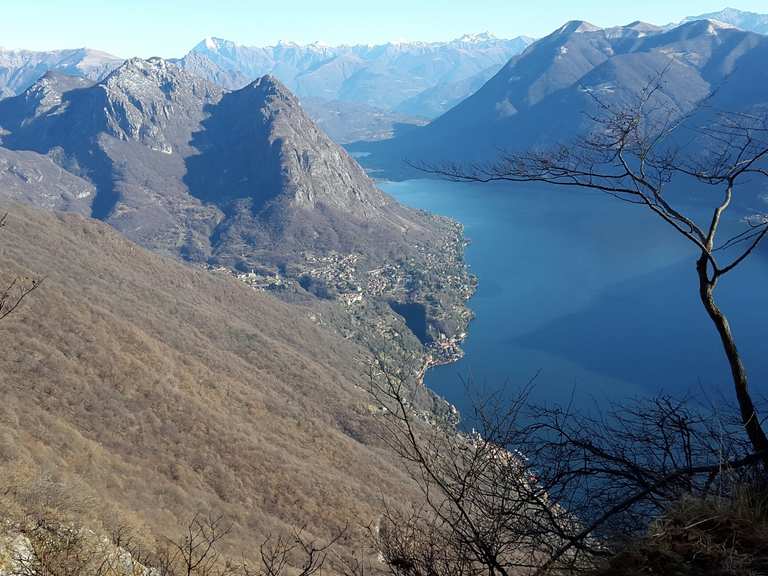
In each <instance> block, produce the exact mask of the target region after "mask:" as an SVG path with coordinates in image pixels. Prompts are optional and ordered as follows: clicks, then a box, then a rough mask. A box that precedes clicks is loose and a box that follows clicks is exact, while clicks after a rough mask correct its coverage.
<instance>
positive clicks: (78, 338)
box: [0, 205, 410, 555]
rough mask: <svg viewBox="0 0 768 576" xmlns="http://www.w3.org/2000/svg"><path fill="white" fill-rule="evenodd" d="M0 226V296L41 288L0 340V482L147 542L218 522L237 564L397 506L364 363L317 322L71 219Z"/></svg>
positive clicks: (402, 482) (396, 478)
mask: <svg viewBox="0 0 768 576" xmlns="http://www.w3.org/2000/svg"><path fill="white" fill-rule="evenodd" d="M2 209H3V210H4V211H8V212H9V219H8V223H7V226H6V227H5V228H3V230H2V235H1V236H0V275H1V276H2V278H1V279H2V281H3V282H5V281H6V280H7V279H8V278H10V277H11V276H14V275H17V274H24V275H31V276H34V277H44V278H45V281H44V283H43V285H42V287H41V288H40V289H39V290H38V291H36V292H34V293H33V295H32V296H30V297H29V299H28V300H26V301H25V303H24V305H23V306H22V307H21V308H20V309H19V311H18V312H17V313H16V314H14V315H11V316H9V317H8V318H6V319H5V320H4V321H3V322H2V324H0V331H1V332H2V334H3V342H4V353H3V355H2V358H0V394H2V398H3V402H2V405H0V469H1V470H2V471H3V481H8V479H9V477H10V475H11V474H12V472H13V471H14V470H17V471H19V470H20V471H22V472H23V473H25V474H27V475H31V476H37V477H40V478H41V479H44V480H45V482H48V483H49V484H50V483H57V482H60V483H63V485H64V486H67V487H69V489H70V490H75V492H76V494H75V496H76V497H77V498H78V499H80V501H82V502H89V501H90V504H89V505H88V506H86V508H87V513H88V514H92V515H94V516H102V518H101V519H102V520H104V521H105V522H108V521H111V520H110V518H108V516H110V515H114V514H117V515H118V516H120V517H122V518H123V519H128V520H131V521H133V522H134V523H135V524H139V525H144V526H146V527H149V528H148V529H149V530H150V531H151V532H153V533H154V534H156V535H168V536H176V535H177V534H178V530H179V528H180V527H181V526H183V525H184V523H185V522H187V521H188V520H189V518H190V516H191V515H192V514H193V513H194V512H196V511H201V512H204V513H208V512H211V513H214V514H219V513H223V514H225V515H226V517H227V519H228V520H229V521H231V522H233V523H234V533H233V535H232V537H231V538H230V539H229V542H230V544H231V549H230V550H232V551H234V550H239V551H242V552H244V553H245V554H246V555H250V554H252V553H256V550H257V548H256V547H255V543H256V542H259V541H260V538H261V537H263V536H264V535H265V534H266V533H268V532H271V531H279V530H282V529H285V528H287V527H290V526H291V525H295V526H302V525H304V524H306V526H307V529H308V531H309V533H310V534H312V535H315V536H325V537H327V536H328V535H329V534H330V533H331V531H332V530H334V529H338V528H340V527H342V526H343V525H344V523H345V522H350V524H351V525H358V523H363V524H364V523H366V522H368V521H370V520H371V519H373V518H374V516H375V513H376V509H377V506H378V502H379V499H380V497H381V496H395V497H398V498H402V497H403V496H406V495H407V494H409V490H410V488H409V486H410V484H409V483H408V481H407V480H406V478H405V477H404V476H403V474H402V473H401V472H400V471H399V470H398V469H397V468H396V466H394V465H393V459H392V457H390V455H388V453H386V452H385V451H384V450H382V449H379V448H377V447H376V442H375V441H374V440H372V436H371V434H370V430H371V429H372V426H371V422H372V416H371V414H370V412H369V409H368V404H369V399H368V397H367V396H366V394H365V393H364V392H362V391H361V390H360V388H358V386H359V385H362V384H364V381H363V378H362V373H363V368H362V365H358V364H357V363H356V362H354V361H353V360H352V359H354V358H358V357H361V356H362V355H363V354H364V351H363V350H362V349H361V348H359V347H358V346H356V345H355V344H354V343H352V342H350V341H346V340H343V339H341V338H338V337H335V336H334V335H333V334H331V333H329V332H327V331H325V330H323V329H321V328H319V327H318V326H317V325H316V323H315V322H313V321H312V320H311V318H312V317H314V316H315V315H316V313H317V310H315V309H313V308H312V307H290V306H288V305H286V304H283V303H281V302H280V301H279V300H277V299H275V298H273V297H271V296H269V295H266V294H263V293H260V292H258V291H254V290H252V289H249V288H248V287H246V286H244V285H243V284H242V283H241V282H238V281H236V280H234V279H231V278H228V277H227V276H226V275H224V276H222V275H217V274H213V273H210V272H206V271H202V270H195V269H193V268H190V267H187V266H184V265H182V264H180V263H178V262H176V261H174V260H171V259H168V258H163V257H160V256H157V255H154V254H151V253H149V252H147V251H145V250H144V249H142V248H141V247H139V246H137V245H135V244H133V243H131V242H129V241H128V240H126V239H125V238H123V237H122V236H121V235H120V234H118V233H117V232H116V231H115V230H113V229H112V228H111V227H109V226H106V225H105V224H102V223H100V222H97V221H93V220H89V219H86V218H83V217H82V216H79V215H62V214H53V213H49V212H43V211H38V210H35V209H31V208H28V207H22V206H20V205H3V206H2ZM41 475H42V476H41ZM30 489H31V487H30ZM46 497H48V498H51V499H54V498H55V491H53V492H50V493H46ZM112 521H113V520H112Z"/></svg>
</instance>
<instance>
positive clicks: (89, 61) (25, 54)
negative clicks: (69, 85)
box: [0, 48, 123, 98]
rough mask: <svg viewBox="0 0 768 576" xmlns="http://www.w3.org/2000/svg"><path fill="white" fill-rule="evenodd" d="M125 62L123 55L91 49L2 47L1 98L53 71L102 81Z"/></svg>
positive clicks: (0, 49) (0, 70)
mask: <svg viewBox="0 0 768 576" xmlns="http://www.w3.org/2000/svg"><path fill="white" fill-rule="evenodd" d="M122 62H123V60H122V59H121V58H118V57H116V56H112V55H111V54H107V53H106V52H99V51H98V50H91V49H88V48H79V49H75V50H52V51H50V52H33V51H30V50H3V49H2V48H0V98H3V97H5V96H14V95H16V94H19V93H21V92H23V91H24V90H26V89H27V88H29V87H30V86H31V85H32V84H33V83H35V82H36V81H37V80H39V79H40V77H41V76H43V75H44V74H45V73H46V72H48V71H49V70H55V71H58V72H61V73H63V74H68V75H70V76H82V77H84V78H89V79H91V80H100V79H102V78H103V77H104V76H106V75H107V74H109V72H111V71H112V70H114V69H115V68H117V67H118V66H119V65H120V64H121V63H122Z"/></svg>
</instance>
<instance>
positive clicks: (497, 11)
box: [0, 0, 768, 58]
mask: <svg viewBox="0 0 768 576" xmlns="http://www.w3.org/2000/svg"><path fill="white" fill-rule="evenodd" d="M724 1H727V0H719V1H718V0H715V1H709V0H695V1H694V0H642V1H641V2H629V1H627V0H611V1H606V0H525V1H521V0H377V1H376V2H371V1H370V0H268V1H264V0H251V1H244V0H241V1H238V0H183V1H182V0H0V14H1V15H2V28H3V32H2V34H0V46H2V47H4V48H8V49H19V48H26V49H29V50H50V49H54V48H79V47H83V46H87V47H89V48H95V49H99V50H104V51H106V52H110V53H112V54H115V55H117V56H122V57H130V56H141V57H149V56H163V57H166V58H171V57H179V56H182V55H184V54H185V53H186V52H187V51H189V49H190V48H192V46H194V45H195V44H197V43H198V42H199V41H200V40H202V39H203V38H205V37H207V36H215V37H219V38H225V39H228V40H233V41H235V42H237V43H239V44H245V45H250V46H264V45H270V44H274V43H276V42H277V41H279V40H285V41H293V42H298V43H300V44H306V43H311V42H315V41H320V42H325V43H328V44H369V43H374V44H376V43H383V42H388V41H403V40H422V41H438V40H450V39H453V38H457V37H459V36H462V35H463V34H466V33H476V32H491V33H492V34H495V35H496V36H499V37H503V38H511V37H514V36H519V35H528V36H534V37H540V36H544V35H546V34H548V33H549V32H551V31H552V30H554V29H555V28H557V27H559V26H561V25H562V24H563V23H564V22H566V21H568V20H587V21H589V22H591V23H592V24H595V25H598V26H613V25H618V24H628V23H629V22H632V21H635V20H644V21H646V22H651V23H654V24H667V23H670V22H677V21H679V20H681V19H682V18H684V17H686V16H692V15H698V14H702V13H707V12H714V11H718V10H721V9H722V8H724V7H725V4H723V2H724ZM731 5H732V6H733V7H734V8H738V9H740V10H747V11H753V12H768V2H766V0H739V1H738V2H735V3H733V4H731Z"/></svg>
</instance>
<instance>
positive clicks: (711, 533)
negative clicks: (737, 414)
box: [595, 484, 768, 576]
mask: <svg viewBox="0 0 768 576" xmlns="http://www.w3.org/2000/svg"><path fill="white" fill-rule="evenodd" d="M765 574H768V485H766V484H762V485H749V486H742V487H740V488H738V489H737V490H736V492H735V495H733V496H731V497H728V498H712V499H686V500H684V501H682V502H680V503H679V504H677V505H676V506H675V507H674V508H672V509H671V510H670V511H669V512H668V513H667V514H666V515H665V516H664V517H663V518H662V519H661V520H659V521H658V522H657V523H655V524H654V525H653V526H652V528H651V530H650V532H649V534H648V536H647V537H646V538H644V539H643V540H641V541H640V542H637V543H633V544H631V545H630V546H628V547H627V548H626V549H625V550H623V551H622V552H621V553H619V554H617V555H616V556H615V557H614V558H612V559H611V560H610V561H609V562H608V564H607V565H606V566H605V567H604V568H603V569H601V570H599V571H598V572H596V573H595V576H619V575H621V576H640V575H644V576H656V575H658V576H662V575H663V576H758V575H765Z"/></svg>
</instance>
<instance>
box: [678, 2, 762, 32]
mask: <svg viewBox="0 0 768 576" xmlns="http://www.w3.org/2000/svg"><path fill="white" fill-rule="evenodd" d="M694 20H717V21H719V22H724V23H725V24H730V25H732V26H736V27H737V28H741V29H742V30H746V31H748V32H756V33H757V34H768V14H757V13H755V12H743V11H742V10H737V9H735V8H726V9H725V10H721V11H720V12H711V13H710V14H702V15H701V16H691V17H689V18H686V19H685V20H683V22H684V23H685V22H692V21H694Z"/></svg>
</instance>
